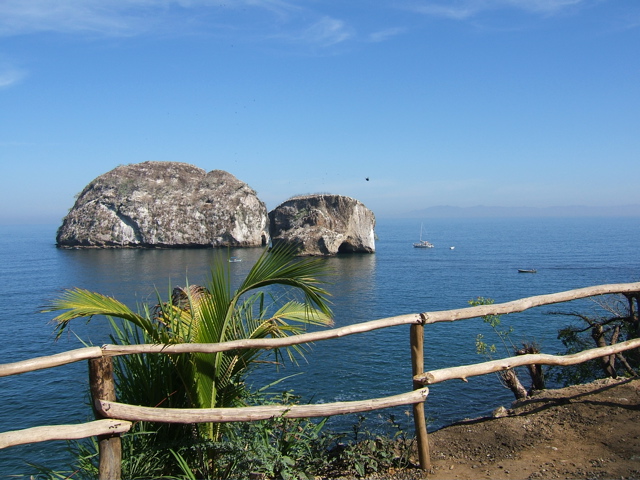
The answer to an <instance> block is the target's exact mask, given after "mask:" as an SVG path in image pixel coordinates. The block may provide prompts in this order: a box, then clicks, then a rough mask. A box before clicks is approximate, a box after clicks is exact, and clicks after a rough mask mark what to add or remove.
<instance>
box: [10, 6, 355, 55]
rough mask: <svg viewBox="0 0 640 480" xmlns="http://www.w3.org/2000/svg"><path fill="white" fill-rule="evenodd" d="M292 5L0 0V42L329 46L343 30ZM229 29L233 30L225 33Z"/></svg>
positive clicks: (346, 31) (346, 35)
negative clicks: (33, 38) (157, 38)
mask: <svg viewBox="0 0 640 480" xmlns="http://www.w3.org/2000/svg"><path fill="white" fill-rule="evenodd" d="M316 7H317V8H318V10H314V9H312V7H311V6H309V4H308V3H300V2H297V1H296V0H291V1H289V0H227V1H226V2H225V1H221V0H56V1H55V2H52V1H51V0H2V1H0V36H12V35H25V34H33V33H40V32H55V33H65V34H94V35H102V36H134V35H140V34H166V33H172V34H175V35H184V34H193V33H213V34H221V33H229V32H232V31H233V32H234V33H233V34H235V35H242V33H240V32H245V34H246V36H247V38H254V39H255V38H279V39H285V40H293V41H296V42H301V43H304V44H314V45H316V46H324V47H327V46H331V45H335V44H337V43H341V42H344V41H345V40H348V39H350V38H352V37H353V36H354V33H353V31H352V29H351V28H350V27H349V26H348V24H347V23H346V22H345V21H344V20H341V19H339V18H334V17H333V16H331V15H327V14H325V13H324V12H322V11H321V10H320V8H321V6H316ZM230 25H233V28H229V26H230Z"/></svg>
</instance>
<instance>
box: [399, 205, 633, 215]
mask: <svg viewBox="0 0 640 480" xmlns="http://www.w3.org/2000/svg"><path fill="white" fill-rule="evenodd" d="M407 217H409V218H415V217H422V218H478V217H493V218H499V217H640V205H621V206H616V207H586V206H581V205H576V206H564V207H488V206H484V205H478V206H475V207H453V206H450V205H439V206H434V207H428V208H424V209H422V210H413V211H411V212H408V214H407Z"/></svg>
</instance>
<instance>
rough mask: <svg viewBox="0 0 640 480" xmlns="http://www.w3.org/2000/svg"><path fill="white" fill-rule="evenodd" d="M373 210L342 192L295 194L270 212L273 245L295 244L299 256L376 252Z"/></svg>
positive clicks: (270, 231) (270, 230)
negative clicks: (340, 193)
mask: <svg viewBox="0 0 640 480" xmlns="http://www.w3.org/2000/svg"><path fill="white" fill-rule="evenodd" d="M375 225H376V219H375V216H374V215H373V212H372V211H371V210H369V209H368V208H367V207H365V206H364V205H363V204H362V203H361V202H360V201H358V200H355V199H353V198H350V197H345V196H342V195H328V194H318V195H304V196H299V197H294V198H291V199H289V200H287V201H286V202H284V203H282V204H280V205H279V206H278V207H276V208H275V209H274V210H272V211H271V212H269V233H270V235H271V240H272V242H273V244H274V245H276V244H278V243H286V244H288V245H295V246H297V247H298V248H299V249H300V250H299V252H298V253H299V254H300V255H335V254H338V253H353V252H362V253H373V252H375V249H376V246H375V233H374V228H375Z"/></svg>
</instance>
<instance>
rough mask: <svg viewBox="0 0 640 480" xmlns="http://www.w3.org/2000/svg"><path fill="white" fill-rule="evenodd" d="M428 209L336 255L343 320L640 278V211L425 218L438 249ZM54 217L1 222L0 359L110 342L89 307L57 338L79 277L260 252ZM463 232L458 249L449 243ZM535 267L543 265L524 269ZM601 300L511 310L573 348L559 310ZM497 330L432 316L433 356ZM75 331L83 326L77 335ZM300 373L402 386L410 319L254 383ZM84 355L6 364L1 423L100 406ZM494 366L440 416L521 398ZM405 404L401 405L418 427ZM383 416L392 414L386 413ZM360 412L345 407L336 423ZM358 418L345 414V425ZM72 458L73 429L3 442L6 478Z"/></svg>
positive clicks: (135, 296)
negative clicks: (131, 239)
mask: <svg viewBox="0 0 640 480" xmlns="http://www.w3.org/2000/svg"><path fill="white" fill-rule="evenodd" d="M420 223H421V222H420V221H416V220H379V222H378V226H377V228H376V231H377V235H378V241H377V244H376V247H377V252H376V254H375V255H353V256H345V257H339V258H331V259H327V260H326V261H327V262H330V263H331V264H332V266H333V267H334V269H335V271H336V276H335V278H334V283H333V284H332V285H331V286H330V290H331V292H332V293H333V297H332V301H333V310H334V313H335V321H336V326H344V325H348V324H352V323H358V322H363V321H368V320H373V319H377V318H384V317H389V316H395V315H400V314H407V313H417V312H424V311H434V310H449V309H453V308H463V307H466V306H468V301H469V300H470V299H472V298H475V297H477V296H484V297H490V298H493V299H495V301H496V302H505V301H510V300H515V299H518V298H523V297H528V296H532V295H539V294H545V293H553V292H559V291H563V290H570V289H574V288H580V287H585V286H591V285H598V284H605V283H624V282H635V281H639V280H640V255H638V253H639V252H638V250H639V249H638V244H639V239H640V218H567V219H558V218H545V219H541V218H531V219H437V220H428V221H427V222H425V224H424V238H426V239H428V240H430V241H431V242H432V243H434V244H435V245H436V247H435V248H433V249H424V250H423V249H414V248H412V242H414V241H417V240H418V238H419V235H420ZM56 227H57V226H55V225H53V226H2V227H0V291H1V292H2V295H3V300H4V308H3V309H2V310H1V311H0V331H2V332H3V333H2V343H1V344H0V363H8V362H13V361H18V360H24V359H28V358H31V357H36V356H41V355H49V354H53V353H58V352H62V351H65V350H69V349H72V348H78V347H80V346H82V345H81V343H80V341H79V340H78V338H80V339H82V340H83V341H85V342H88V343H93V344H95V345H100V344H102V343H106V342H108V335H109V329H108V326H107V324H106V322H105V321H102V320H101V319H94V320H93V321H92V322H91V323H90V324H85V323H83V322H81V321H79V322H77V323H76V324H75V325H74V326H73V334H70V335H67V336H65V337H63V338H62V339H60V340H59V341H58V342H54V339H53V335H52V331H53V327H52V325H51V324H50V323H49V322H50V320H51V318H52V315H50V314H41V313H38V312H39V308H40V307H41V306H43V305H44V304H46V303H47V301H49V300H50V299H52V298H54V297H56V296H57V295H59V293H60V292H61V291H62V290H63V289H64V288H70V287H74V286H78V287H83V288H87V289H90V290H95V291H98V292H101V293H104V294H107V295H112V296H115V297H116V298H119V299H122V300H123V301H125V303H127V304H129V305H131V306H132V307H135V305H136V303H138V302H149V303H155V300H156V292H159V293H160V294H161V295H163V296H164V297H166V293H167V292H168V291H169V286H170V285H172V286H176V285H182V284H184V283H185V278H187V277H188V279H189V282H190V283H192V284H193V283H201V282H204V280H205V279H206V277H207V274H208V271H209V265H210V264H211V262H212V261H214V260H215V259H216V258H217V257H226V256H227V255H236V256H239V257H241V258H242V260H243V261H242V262H240V263H234V264H231V268H232V269H233V273H234V275H235V276H236V278H240V277H242V276H243V275H244V274H246V272H247V270H248V269H249V268H250V267H251V265H252V263H253V261H255V259H256V258H257V257H258V256H259V254H260V250H259V249H243V250H232V251H230V252H228V251H227V250H222V251H220V250H218V251H216V250H60V249H57V248H55V246H54V239H55V230H56ZM452 246H455V249H453V250H452V249H450V248H449V247H452ZM519 268H535V269H537V271H538V273H536V274H519V273H518V269H519ZM587 308H590V304H589V303H588V302H585V301H583V302H580V303H578V304H575V305H569V306H566V307H558V306H555V307H549V308H545V309H539V310H535V311H533V312H523V313H521V314H513V315H509V316H508V317H506V318H504V320H503V321H504V322H505V323H506V324H507V325H512V326H513V327H514V330H515V333H514V335H513V336H514V340H516V341H520V340H535V341H536V342H537V343H538V344H539V345H540V346H541V347H542V351H543V352H546V353H559V352H561V351H562V350H563V348H562V345H561V344H560V343H559V341H558V340H557V338H556V337H557V331H558V329H559V328H560V327H562V326H564V325H566V324H568V323H569V322H570V320H569V319H568V318H566V317H559V316H555V315H554V316H550V315H547V314H546V312H549V311H552V310H560V309H563V310H564V311H575V310H577V309H581V311H582V310H584V309H587ZM477 333H484V334H485V335H486V336H487V339H489V340H490V339H491V337H490V331H488V330H487V327H486V326H485V325H484V324H483V323H482V321H481V320H478V319H475V320H468V321H463V322H457V323H454V324H440V325H434V326H429V327H427V329H426V331H425V346H426V360H425V362H426V368H427V369H432V368H441V367H445V366H453V365H460V364H464V363H473V362H476V361H480V360H481V358H480V357H478V356H477V355H476V354H475V344H474V341H475V336H476V334H477ZM76 335H77V337H78V338H77V337H76ZM294 373H302V374H301V375H297V376H295V377H293V378H291V379H289V380H287V381H285V382H282V383H280V384H278V387H277V389H279V390H283V389H293V390H294V393H296V394H298V395H301V396H302V397H303V399H304V400H305V401H311V402H330V401H335V400H356V399H364V398H371V397H379V396H385V395H392V394H397V393H402V392H406V391H409V390H411V368H410V354H409V327H408V326H401V327H395V328H392V329H385V330H380V331H376V332H371V333H368V334H364V335H357V336H350V337H345V338H342V339H339V340H331V341H327V342H321V343H318V344H315V345H314V346H313V347H312V349H311V351H310V352H309V353H308V354H307V361H306V362H302V363H300V365H298V366H292V365H288V366H286V367H285V368H283V369H281V370H280V371H275V370H274V369H273V368H271V367H270V368H261V369H260V370H258V371H256V372H255V373H254V374H253V375H252V377H251V379H250V380H251V382H252V383H253V384H254V385H255V386H256V387H257V386H262V385H265V384H267V383H269V382H272V381H274V380H276V379H278V378H280V377H284V376H289V375H292V374H294ZM86 390H87V367H86V363H85V362H80V363H76V364H73V365H68V366H65V367H59V368H56V369H50V370H43V371H39V372H33V373H28V374H23V375H19V376H13V377H6V378H0V432H4V431H8V430H14V429H21V428H28V427H32V426H38V425H55V424H65V423H79V422H84V421H87V420H89V419H90V418H91V412H90V409H89V407H88V403H87V402H88V401H87V395H86ZM511 400H512V397H511V394H510V392H508V391H507V390H505V389H503V388H502V387H501V386H500V384H499V382H498V380H497V379H496V377H495V376H492V375H489V376H486V377H483V378H472V379H470V381H469V382H468V383H462V382H455V383H454V382H449V383H446V384H442V385H437V386H434V387H433V388H431V394H430V396H429V399H428V402H427V416H428V418H429V428H430V429H434V428H438V427H440V426H442V425H444V424H447V423H451V422H453V421H456V420H459V419H462V418H468V417H475V416H479V415H485V414H487V413H488V412H489V411H491V410H492V409H493V408H495V407H496V406H498V405H507V404H509V403H510V402H511ZM405 410H406V409H399V410H398V411H395V412H392V413H394V415H396V416H397V417H398V418H399V419H400V422H402V423H403V424H404V425H406V426H407V428H411V427H410V425H411V424H410V419H409V418H408V417H406V416H405V415H404V412H405ZM383 416H384V414H383ZM352 422H353V419H350V418H346V419H345V418H344V417H341V418H340V419H337V420H335V421H334V422H333V423H332V427H333V428H344V427H345V425H350V424H351V423H352ZM346 428H348V426H347V427H346ZM67 460H68V457H67V454H66V451H65V444H64V442H48V443H42V444H36V445H32V446H24V447H12V448H9V449H5V450H2V451H0V478H4V477H6V476H8V475H11V474H20V473H27V472H29V471H30V470H29V469H28V468H27V467H26V466H25V463H24V462H25V461H31V462H35V463H41V464H45V465H47V466H50V467H56V468H62V467H65V466H66V461H67Z"/></svg>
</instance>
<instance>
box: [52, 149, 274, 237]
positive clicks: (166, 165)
mask: <svg viewBox="0 0 640 480" xmlns="http://www.w3.org/2000/svg"><path fill="white" fill-rule="evenodd" d="M267 225H268V215H267V208H266V206H265V204H264V203H263V202H262V201H261V200H260V199H259V198H258V197H257V195H256V192H255V191H254V190H252V189H251V188H250V187H249V186H248V185H247V184H245V183H243V182H241V181H240V180H238V179H237V178H236V177H234V176H233V175H231V174H230V173H227V172H225V171H222V170H213V171H211V172H208V173H207V172H206V171H204V170H202V169H201V168H198V167H194V166H193V165H189V164H187V163H178V162H144V163H139V164H134V165H125V166H119V167H117V168H115V169H113V170H111V171H110V172H107V173H105V174H103V175H101V176H99V177H98V178H96V179H95V180H93V181H92V182H91V183H90V184H89V185H87V186H86V187H85V189H84V190H83V191H82V192H81V193H80V195H79V196H78V199H77V201H76V203H75V205H74V206H73V208H72V209H71V210H70V211H69V214H68V215H67V216H66V217H65V218H64V220H63V223H62V225H61V226H60V228H59V229H58V233H57V236H56V242H57V244H58V246H60V247H222V246H233V247H253V246H262V245H266V244H267V243H268V242H269V234H268V231H267Z"/></svg>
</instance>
